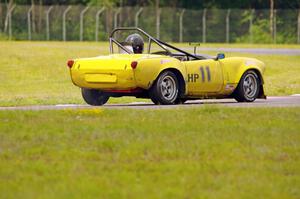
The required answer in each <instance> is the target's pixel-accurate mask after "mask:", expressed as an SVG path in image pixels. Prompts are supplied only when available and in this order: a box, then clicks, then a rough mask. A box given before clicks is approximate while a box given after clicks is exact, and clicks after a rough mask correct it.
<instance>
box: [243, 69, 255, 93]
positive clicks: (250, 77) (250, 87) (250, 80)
mask: <svg viewBox="0 0 300 199" xmlns="http://www.w3.org/2000/svg"><path fill="white" fill-rule="evenodd" d="M243 89H244V93H245V97H247V98H253V97H255V95H256V92H257V79H256V77H255V76H254V74H251V73H249V74H247V75H246V77H245V78H244V83H243Z"/></svg>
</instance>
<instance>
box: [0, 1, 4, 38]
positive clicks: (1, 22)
mask: <svg viewBox="0 0 300 199" xmlns="http://www.w3.org/2000/svg"><path fill="white" fill-rule="evenodd" d="M2 13H3V11H2V4H0V19H1V21H0V26H1V27H2V24H3V21H2V19H3V16H2ZM0 32H2V29H1V28H0Z"/></svg>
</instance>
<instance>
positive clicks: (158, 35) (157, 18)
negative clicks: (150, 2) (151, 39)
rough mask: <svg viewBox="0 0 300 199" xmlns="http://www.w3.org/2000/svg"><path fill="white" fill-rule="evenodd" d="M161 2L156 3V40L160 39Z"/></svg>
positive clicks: (157, 0)
mask: <svg viewBox="0 0 300 199" xmlns="http://www.w3.org/2000/svg"><path fill="white" fill-rule="evenodd" d="M159 12H160V11H159V0H156V1H155V14H156V38H157V39H159V38H160V30H159V29H160V28H159V27H160V13H159Z"/></svg>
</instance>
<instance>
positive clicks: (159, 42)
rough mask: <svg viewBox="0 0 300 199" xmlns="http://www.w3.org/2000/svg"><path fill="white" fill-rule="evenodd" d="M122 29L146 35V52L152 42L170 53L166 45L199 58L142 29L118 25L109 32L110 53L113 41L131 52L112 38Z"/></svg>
mask: <svg viewBox="0 0 300 199" xmlns="http://www.w3.org/2000/svg"><path fill="white" fill-rule="evenodd" d="M124 30H135V31H137V32H139V33H141V34H142V35H144V36H146V37H147V38H148V50H147V51H148V54H150V49H151V42H154V43H156V44H157V45H159V46H160V47H161V48H162V49H164V50H165V51H166V52H168V53H169V54H172V53H171V52H170V51H169V50H168V49H167V48H166V47H168V48H171V49H173V50H176V51H178V52H181V53H183V54H185V55H186V56H189V57H193V58H194V59H199V57H197V56H196V55H193V54H191V53H188V52H186V51H184V50H181V49H179V48H176V47H174V46H172V45H170V44H168V43H166V42H163V41H161V40H159V39H156V38H154V37H152V36H151V35H150V34H148V33H147V32H145V31H144V30H142V29H140V28H137V27H118V28H115V29H114V30H113V31H112V32H111V33H110V36H109V44H110V53H113V43H115V44H117V45H118V46H119V47H120V48H122V50H124V51H126V52H127V53H129V54H131V53H132V52H130V51H129V50H128V49H127V48H125V47H124V46H123V45H122V44H120V42H118V41H117V40H116V39H115V38H114V35H115V33H116V32H118V31H124Z"/></svg>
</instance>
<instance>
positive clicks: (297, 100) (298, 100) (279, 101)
mask: <svg viewBox="0 0 300 199" xmlns="http://www.w3.org/2000/svg"><path fill="white" fill-rule="evenodd" d="M204 105H217V106H224V107H244V108H247V107H300V95H299V94H297V95H292V96H282V97H267V99H266V100H264V99H257V100H256V101H254V102H251V103H238V102H236V101H235V100H234V99H209V100H193V101H187V102H186V103H185V104H180V105H154V104H153V103H150V102H149V103H148V102H134V103H128V104H106V105H103V106H98V107H97V106H89V105H81V104H57V105H34V106H16V107H0V111H1V110H2V111H3V110H37V111H38V110H63V109H91V108H104V109H174V108H195V107H202V106H204Z"/></svg>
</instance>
